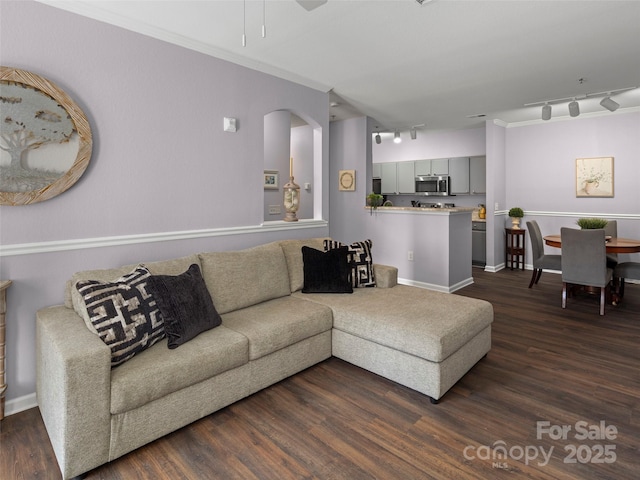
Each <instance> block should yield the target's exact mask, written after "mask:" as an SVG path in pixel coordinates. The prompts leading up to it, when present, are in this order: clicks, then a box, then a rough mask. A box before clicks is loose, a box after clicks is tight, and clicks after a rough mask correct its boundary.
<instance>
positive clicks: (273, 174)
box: [264, 170, 279, 190]
mask: <svg viewBox="0 0 640 480" xmlns="http://www.w3.org/2000/svg"><path fill="white" fill-rule="evenodd" d="M278 176H279V173H278V170H265V171H264V189H265V190H278V186H279V185H278Z"/></svg>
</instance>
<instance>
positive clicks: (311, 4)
mask: <svg viewBox="0 0 640 480" xmlns="http://www.w3.org/2000/svg"><path fill="white" fill-rule="evenodd" d="M327 1H328V0H296V2H298V4H299V5H301V6H302V7H303V8H304V9H305V10H307V11H308V12H310V11H311V10H315V9H316V8H318V7H319V6H321V5H324V4H325V3H327Z"/></svg>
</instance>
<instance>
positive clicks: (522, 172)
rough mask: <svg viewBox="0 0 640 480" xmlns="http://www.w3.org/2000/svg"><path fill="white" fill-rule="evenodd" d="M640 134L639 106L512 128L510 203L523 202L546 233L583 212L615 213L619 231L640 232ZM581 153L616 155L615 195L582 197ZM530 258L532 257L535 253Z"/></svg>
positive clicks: (507, 180) (508, 140)
mask: <svg viewBox="0 0 640 480" xmlns="http://www.w3.org/2000/svg"><path fill="white" fill-rule="evenodd" d="M638 138H640V112H638V111H637V110H636V111H628V112H621V111H618V112H616V113H615V114H606V115H603V116H597V117H578V118H575V119H569V118H568V119H566V120H564V121H558V122H552V123H541V124H535V125H528V126H522V127H516V128H507V129H506V134H505V156H506V163H505V180H504V183H505V191H506V205H505V208H506V209H508V208H510V207H513V206H520V207H522V208H523V209H524V210H525V217H524V219H523V220H524V221H525V222H526V221H527V220H531V219H535V220H537V221H538V223H539V224H540V228H541V230H542V233H543V235H544V234H550V233H558V232H559V231H560V228H561V227H564V226H568V227H576V225H575V222H576V220H577V219H578V218H580V217H584V216H598V217H604V218H608V219H615V220H616V221H617V222H618V235H619V236H621V237H630V238H640V188H638V185H640V168H639V166H638V165H639V164H638V159H640V142H638ZM581 157H614V182H615V184H614V197H613V198H576V193H575V188H576V186H575V160H576V158H581ZM487 158H489V157H487ZM496 220H497V219H496ZM497 226H498V227H499V228H502V227H504V225H500V224H499V223H497ZM576 228H577V227H576ZM502 245H503V244H501V245H500V248H502ZM547 249H548V253H552V252H554V253H558V252H557V249H553V248H550V247H547ZM496 260H497V262H503V261H504V259H503V258H500V257H498V258H496ZM621 260H634V261H640V254H633V255H623V256H622V258H621ZM526 261H527V263H529V264H530V263H531V258H530V254H527V260H526Z"/></svg>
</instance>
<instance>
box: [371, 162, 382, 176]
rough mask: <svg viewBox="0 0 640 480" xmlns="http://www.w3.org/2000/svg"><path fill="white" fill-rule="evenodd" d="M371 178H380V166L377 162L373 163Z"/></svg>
mask: <svg viewBox="0 0 640 480" xmlns="http://www.w3.org/2000/svg"><path fill="white" fill-rule="evenodd" d="M373 178H382V168H381V167H380V164H379V163H374V164H373Z"/></svg>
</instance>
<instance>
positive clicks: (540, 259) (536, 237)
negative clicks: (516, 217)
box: [527, 220, 562, 288]
mask: <svg viewBox="0 0 640 480" xmlns="http://www.w3.org/2000/svg"><path fill="white" fill-rule="evenodd" d="M527 229H528V230H529V238H530V239H531V258H532V259H533V273H532V274H531V281H530V282H529V288H531V287H532V286H533V284H534V283H535V284H537V283H538V280H540V276H541V275H542V270H544V269H547V270H560V269H561V268H562V263H561V259H562V256H561V255H545V253H544V241H543V240H542V233H541V232H540V227H539V226H538V222H536V221H535V220H529V221H528V222H527Z"/></svg>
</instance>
